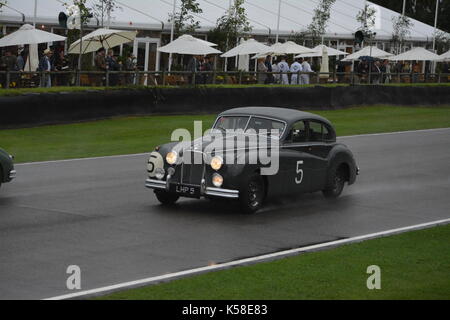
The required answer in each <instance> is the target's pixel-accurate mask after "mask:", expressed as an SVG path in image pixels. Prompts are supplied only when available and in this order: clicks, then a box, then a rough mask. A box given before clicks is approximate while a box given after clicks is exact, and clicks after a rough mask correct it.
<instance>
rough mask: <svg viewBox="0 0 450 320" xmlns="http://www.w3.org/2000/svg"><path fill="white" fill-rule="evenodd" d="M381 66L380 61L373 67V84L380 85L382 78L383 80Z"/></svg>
mask: <svg viewBox="0 0 450 320" xmlns="http://www.w3.org/2000/svg"><path fill="white" fill-rule="evenodd" d="M380 66H381V64H380V61H378V60H377V61H375V62H374V63H373V65H372V71H371V72H372V75H371V78H372V83H373V84H380V78H381V67H380Z"/></svg>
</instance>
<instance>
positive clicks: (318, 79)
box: [316, 71, 320, 84]
mask: <svg viewBox="0 0 450 320" xmlns="http://www.w3.org/2000/svg"><path fill="white" fill-rule="evenodd" d="M316 77H317V81H316V82H317V83H318V84H320V71H317V73H316Z"/></svg>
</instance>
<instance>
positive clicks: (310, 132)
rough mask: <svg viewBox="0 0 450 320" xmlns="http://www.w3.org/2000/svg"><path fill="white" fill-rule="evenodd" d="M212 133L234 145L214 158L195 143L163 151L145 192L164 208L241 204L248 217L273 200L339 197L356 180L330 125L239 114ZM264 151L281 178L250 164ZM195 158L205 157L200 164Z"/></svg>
mask: <svg viewBox="0 0 450 320" xmlns="http://www.w3.org/2000/svg"><path fill="white" fill-rule="evenodd" d="M230 130H231V134H228V132H230ZM236 130H237V131H236ZM211 132H212V134H217V133H223V134H224V136H223V138H222V139H223V140H227V141H228V140H230V139H233V140H234V141H235V143H234V144H229V143H227V141H225V142H224V143H223V144H222V145H223V148H222V149H221V148H216V149H214V150H212V151H211V149H208V142H205V141H204V140H203V139H197V140H194V141H192V142H191V143H188V144H185V145H184V146H181V147H180V144H179V142H172V143H168V144H164V145H161V146H159V147H157V148H156V149H155V150H154V151H153V152H152V153H151V155H150V158H149V160H148V166H147V171H148V175H149V177H148V179H147V180H146V187H148V188H151V189H154V191H155V194H156V197H157V198H158V200H159V201H160V202H161V203H163V204H173V203H175V202H176V201H177V200H178V199H179V197H180V196H183V197H192V198H200V197H206V198H217V197H219V198H220V197H221V198H229V199H236V200H238V201H239V202H240V205H241V208H242V210H243V211H244V212H247V213H252V212H255V211H257V210H258V209H259V208H260V207H261V205H262V204H263V202H264V200H265V199H266V198H267V197H271V196H284V195H293V194H294V195H296V194H300V193H307V192H316V191H322V192H323V194H324V195H325V197H329V198H335V197H338V196H339V195H340V194H341V192H342V190H343V188H344V184H345V182H347V183H348V184H349V185H350V184H353V183H354V182H355V179H356V175H357V174H358V170H359V169H358V167H357V166H356V163H355V160H354V158H353V155H352V153H351V151H350V150H349V149H348V148H347V147H346V146H345V145H343V144H341V143H337V142H336V133H335V130H334V128H333V126H332V125H331V123H330V122H329V121H328V120H327V119H325V118H323V117H320V116H318V115H315V114H312V113H308V112H302V111H298V110H294V109H286V108H271V107H245V108H235V109H231V110H228V111H225V112H223V113H221V114H220V115H219V116H218V117H217V119H216V121H215V123H214V125H213V128H212V130H211ZM261 132H263V134H261ZM225 133H226V134H225ZM254 137H257V139H256V140H257V141H256V142H255V139H250V138H254ZM206 140H208V139H206ZM236 141H241V142H242V143H241V144H240V146H241V147H239V142H237V143H236ZM261 142H264V143H261ZM261 145H262V146H265V147H266V149H268V150H266V153H267V154H270V155H271V156H277V157H278V159H277V161H278V164H277V170H276V172H275V173H271V174H266V173H264V172H263V171H264V170H266V169H267V168H269V167H270V165H272V164H268V163H267V162H266V163H265V164H263V163H262V162H257V163H255V161H253V162H251V161H249V159H250V158H252V156H255V154H256V153H258V152H260V151H261ZM275 147H276V152H275ZM230 152H232V155H231V156H229V154H230ZM195 154H197V155H200V157H199V159H200V160H199V161H197V162H196V161H193V157H194V156H195ZM187 159H189V160H187ZM230 159H231V160H234V161H230ZM253 159H254V157H253ZM274 159H275V158H272V160H274ZM244 160H245V161H244ZM272 162H273V161H272Z"/></svg>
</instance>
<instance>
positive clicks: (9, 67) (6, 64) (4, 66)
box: [0, 50, 19, 88]
mask: <svg viewBox="0 0 450 320" xmlns="http://www.w3.org/2000/svg"><path fill="white" fill-rule="evenodd" d="M0 70H2V71H18V70H19V68H18V66H17V57H16V56H15V55H13V54H12V52H11V51H10V50H6V52H5V55H4V56H3V57H2V58H1V60H0ZM15 77H16V75H10V78H9V79H10V82H13V81H14V78H15ZM1 84H2V86H3V87H4V88H5V87H6V75H2V81H1Z"/></svg>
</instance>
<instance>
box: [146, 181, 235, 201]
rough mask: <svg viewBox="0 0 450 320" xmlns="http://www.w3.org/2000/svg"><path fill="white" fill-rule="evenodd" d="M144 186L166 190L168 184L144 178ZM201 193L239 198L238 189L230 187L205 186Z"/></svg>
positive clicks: (203, 194)
mask: <svg viewBox="0 0 450 320" xmlns="http://www.w3.org/2000/svg"><path fill="white" fill-rule="evenodd" d="M145 186H146V187H147V188H150V189H159V190H168V189H169V184H168V183H167V181H163V180H156V179H147V180H145ZM201 195H202V196H213V197H222V198H229V199H237V198H239V191H238V190H231V189H222V188H212V187H206V188H205V189H204V190H202V194H201Z"/></svg>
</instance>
